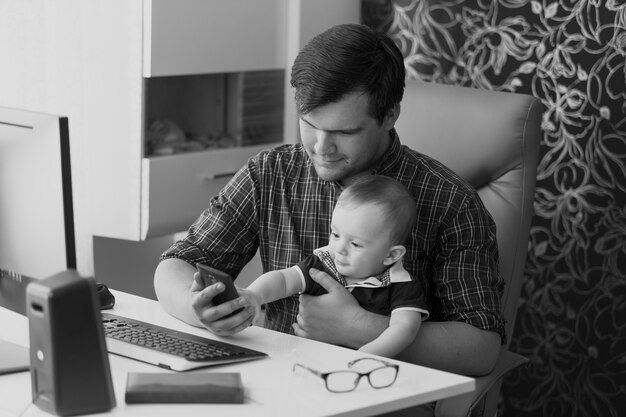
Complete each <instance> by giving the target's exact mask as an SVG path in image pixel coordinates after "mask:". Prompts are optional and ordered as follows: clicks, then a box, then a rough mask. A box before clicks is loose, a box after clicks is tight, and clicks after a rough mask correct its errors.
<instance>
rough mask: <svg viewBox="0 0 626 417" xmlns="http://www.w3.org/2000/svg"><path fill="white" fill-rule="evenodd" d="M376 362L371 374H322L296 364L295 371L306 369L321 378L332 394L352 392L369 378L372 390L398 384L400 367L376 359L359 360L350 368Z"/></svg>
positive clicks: (345, 372)
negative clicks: (362, 381)
mask: <svg viewBox="0 0 626 417" xmlns="http://www.w3.org/2000/svg"><path fill="white" fill-rule="evenodd" d="M366 360H367V361H374V362H376V363H377V366H376V367H375V368H374V369H372V370H370V371H369V372H357V371H355V370H342V371H332V372H320V371H317V370H315V369H312V368H309V367H308V366H305V365H302V364H301V363H296V364H294V365H293V371H294V372H296V370H297V369H298V368H302V369H306V370H307V371H309V372H311V373H312V374H314V375H317V376H319V377H320V378H322V379H323V380H324V383H325V384H326V389H327V390H328V391H330V392H350V391H354V390H355V389H356V387H357V385H359V381H361V378H363V377H367V381H368V382H369V384H370V385H371V386H372V388H386V387H389V386H391V385H392V384H393V383H394V382H396V378H397V376H398V369H399V368H400V367H399V366H398V365H395V364H392V363H389V362H385V361H382V360H380V359H375V358H359V359H355V360H353V361H352V362H349V363H348V368H352V367H353V366H355V365H356V364H358V363H363V361H366Z"/></svg>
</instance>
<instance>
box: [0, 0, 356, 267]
mask: <svg viewBox="0 0 626 417" xmlns="http://www.w3.org/2000/svg"><path fill="white" fill-rule="evenodd" d="M359 13H360V0H184V1H177V0H143V1H139V0H137V1H128V0H109V1H106V2H85V1H82V0H58V1H55V2H54V4H50V3H49V2H46V1H45V0H33V1H29V2H3V3H2V4H1V12H0V52H1V53H2V54H3V56H6V57H11V59H9V60H7V62H6V63H5V65H4V67H3V71H2V72H1V73H0V97H1V99H0V100H1V103H0V104H2V105H5V106H11V107H17V108H23V109H27V110H33V111H42V112H49V113H54V114H61V115H64V116H67V117H68V119H69V126H70V142H71V152H72V171H73V172H74V173H75V175H74V179H73V189H74V208H75V225H76V242H77V256H78V260H77V261H78V269H79V272H81V273H82V274H85V275H92V274H93V253H92V250H93V242H92V241H93V236H102V237H106V238H112V239H122V240H129V241H136V242H139V241H143V240H145V239H149V238H151V237H157V236H162V235H166V234H172V233H175V232H177V231H180V230H184V229H186V228H187V227H188V226H189V224H190V223H191V222H192V221H193V220H194V219H195V218H196V217H197V215H198V214H199V213H200V212H201V211H202V209H203V208H205V207H206V205H207V203H208V201H209V199H210V197H211V196H212V195H214V194H215V193H216V192H217V191H218V190H219V189H220V188H221V187H222V186H223V185H224V184H225V183H226V181H228V179H229V178H230V176H231V175H232V174H233V173H234V172H235V171H236V170H237V169H238V168H240V167H241V166H242V165H243V164H244V163H245V161H246V160H247V158H248V157H249V156H251V155H253V154H255V153H257V152H258V151H259V150H260V149H263V148H266V147H268V146H272V145H273V144H276V143H279V142H283V141H285V140H287V141H295V140H297V123H296V117H295V109H294V106H293V101H292V100H293V98H292V97H291V95H292V94H291V91H290V89H289V87H288V86H287V83H288V76H286V75H285V76H284V77H283V81H281V82H282V83H283V89H282V92H281V94H283V95H284V97H283V101H282V106H283V108H282V109H279V113H281V123H282V125H283V126H282V134H281V135H280V136H281V137H279V138H278V140H274V139H267V138H265V139H262V140H260V141H256V142H255V141H252V140H246V137H245V132H244V133H241V132H235V136H237V137H236V138H235V143H234V146H232V147H229V148H223V149H222V148H220V149H209V150H204V151H198V152H190V153H180V154H173V155H167V156H153V155H151V154H150V153H149V152H147V146H146V142H145V139H146V128H147V125H148V124H149V118H150V116H151V113H153V112H157V113H158V111H157V110H154V106H153V105H152V104H150V103H152V102H151V101H150V100H151V98H150V96H151V91H152V94H154V92H155V91H157V90H159V88H160V87H158V86H159V85H162V84H168V83H170V82H174V81H172V80H174V79H176V78H178V79H180V78H184V79H185V81H187V80H191V79H200V80H202V81H201V82H202V83H205V84H207V85H208V84H211V83H212V82H213V81H207V80H214V79H215V78H216V77H217V78H219V77H224V79H226V80H230V81H225V84H223V85H226V86H227V87H224V88H226V89H229V88H230V89H232V88H235V90H236V88H237V85H238V84H237V83H239V85H240V84H241V74H245V73H248V74H258V73H260V72H263V71H266V72H275V71H278V72H283V73H284V72H285V70H286V69H288V68H290V67H291V63H292V62H293V59H294V58H295V55H296V53H297V51H298V50H299V49H300V47H301V46H302V45H303V44H304V43H305V42H306V41H308V39H310V37H311V36H313V35H314V34H316V33H319V32H320V31H322V30H324V29H326V28H327V27H330V26H332V25H334V24H338V23H346V22H357V21H358V20H359V17H360V16H359ZM237 74H239V75H237ZM187 77H189V78H187ZM233 86H234V87H233ZM207 88H209V87H207ZM179 90H180V89H177V91H179ZM190 90H191V91H198V90H199V89H196V88H191V89H190ZM240 92H241V91H240ZM242 96H243V93H241V94H235V95H234V97H239V98H241V97H242ZM225 97H233V95H226V96H225ZM218 101H219V100H218ZM242 106H244V104H243V102H242V101H239V102H237V101H236V102H235V104H233V103H232V102H230V104H225V105H224V106H223V107H222V109H224V108H225V109H229V110H228V112H227V113H228V114H226V115H225V114H221V113H219V111H218V110H215V111H214V110H207V111H205V113H204V114H203V115H206V118H205V119H207V120H209V119H212V118H214V119H216V120H222V122H221V125H220V124H219V122H216V123H217V124H216V125H215V126H218V127H220V126H221V127H223V126H235V127H236V129H235V130H237V129H240V130H241V129H243V128H245V126H246V122H245V121H242V120H237V117H239V116H236V114H238V113H233V111H232V109H233V108H235V109H237V108H239V109H241V108H242ZM156 107H157V108H158V107H159V105H156ZM174 107H175V106H174ZM218 107H219V106H217V107H216V108H218ZM198 108H204V105H202V106H199V107H198ZM207 108H209V109H210V108H211V105H208V107H207ZM183 113H185V114H188V113H190V112H189V111H185V112H183ZM233 114H235V116H233ZM200 118H203V117H196V119H200ZM183 124H184V123H183ZM237 126H238V128H237ZM231 130H232V129H231ZM231 133H232V132H231Z"/></svg>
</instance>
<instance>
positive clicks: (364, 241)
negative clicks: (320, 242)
mask: <svg viewBox="0 0 626 417" xmlns="http://www.w3.org/2000/svg"><path fill="white" fill-rule="evenodd" d="M385 223H386V222H385V219H383V217H382V214H381V212H380V209H379V208H378V207H376V206H373V205H365V206H359V207H355V206H353V205H350V206H348V207H345V206H343V205H341V204H339V205H337V206H336V207H335V210H334V211H333V218H332V223H331V234H330V241H329V246H330V249H331V253H332V255H333V257H334V260H335V265H336V266H337V270H338V271H339V273H340V274H341V275H343V276H345V277H348V278H368V277H370V276H373V275H377V274H380V273H381V272H383V271H384V270H385V268H386V267H387V266H386V265H385V264H384V261H385V259H386V258H387V257H388V256H389V250H390V248H391V243H390V232H389V230H388V229H387V227H386V224H385Z"/></svg>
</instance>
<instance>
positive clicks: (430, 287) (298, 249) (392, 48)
mask: <svg viewBox="0 0 626 417" xmlns="http://www.w3.org/2000/svg"><path fill="white" fill-rule="evenodd" d="M404 78H405V70H404V63H403V58H402V55H401V53H400V51H399V50H398V48H397V47H396V45H395V44H394V43H393V41H391V40H390V39H389V38H387V37H386V36H384V35H383V34H379V33H375V32H374V31H372V30H371V29H369V28H367V27H365V26H362V25H339V26H336V27H333V28H331V29H329V30H328V31H326V32H324V33H322V34H320V35H318V36H317V37H315V38H314V39H313V40H312V41H311V42H310V43H309V44H307V45H306V46H305V47H304V48H303V49H302V51H301V52H300V54H299V55H298V57H297V58H296V60H295V62H294V65H293V68H292V73H291V85H292V86H293V87H294V88H295V98H296V105H297V110H298V114H299V117H300V121H299V123H300V133H301V141H302V143H301V144H296V145H283V146H280V147H278V148H276V149H273V150H270V151H266V152H262V153H260V154H259V155H257V156H255V157H253V158H251V159H250V160H249V162H248V163H247V165H246V166H244V167H242V168H241V169H240V170H239V172H238V173H237V174H236V175H235V176H234V177H233V179H232V180H231V181H230V182H229V184H228V185H226V187H225V188H224V189H223V190H222V191H221V192H220V194H219V195H218V196H216V197H215V198H213V199H212V200H211V202H210V205H209V207H208V208H207V209H206V210H205V211H204V212H203V213H202V214H201V215H200V217H199V218H198V219H197V220H196V221H195V222H194V224H193V225H192V226H191V227H190V229H189V231H188V234H187V236H186V237H185V238H184V239H183V240H181V241H179V242H177V243H175V244H174V245H173V246H172V247H171V248H170V249H169V250H167V251H166V252H165V253H164V254H163V256H162V260H161V262H160V264H159V266H158V267H157V271H156V273H155V289H156V293H157V296H158V298H159V301H160V302H161V303H162V305H163V307H164V308H165V309H166V310H167V311H168V312H169V313H170V314H172V315H174V316H176V317H178V318H180V319H182V320H184V321H186V322H188V323H191V324H194V325H197V326H204V327H206V328H208V329H209V330H211V331H212V332H214V333H215V334H218V335H230V334H233V333H235V332H237V331H240V330H241V329H242V328H245V327H247V326H249V325H250V324H251V323H252V319H253V316H254V309H253V308H252V307H251V306H249V305H248V304H247V303H246V301H245V299H243V298H239V299H237V300H234V301H231V302H228V303H225V304H222V305H219V306H213V305H212V303H211V299H212V298H213V296H215V295H216V294H218V293H219V292H221V290H222V287H221V286H220V285H219V284H216V285H213V286H209V287H207V288H206V289H204V290H202V289H201V288H200V287H199V286H198V284H196V283H195V282H194V278H193V276H194V272H195V268H194V265H195V263H196V262H203V263H207V264H209V265H211V266H213V267H214V268H217V269H220V270H222V271H225V272H227V273H229V274H231V275H232V276H237V275H238V273H239V272H240V271H241V269H242V268H243V267H244V266H245V264H246V263H247V262H248V261H249V260H250V259H251V258H252V257H253V256H254V254H255V253H256V251H257V248H258V249H259V250H260V255H261V260H262V262H263V267H264V271H268V270H275V269H284V268H287V267H289V266H291V265H293V264H297V263H298V262H299V261H300V260H302V259H304V258H305V257H306V255H307V254H309V253H311V252H312V251H313V250H314V249H315V248H318V247H321V246H324V245H326V244H327V238H328V233H329V230H330V218H331V213H332V209H333V207H334V203H335V201H336V199H337V197H338V195H339V194H340V193H341V190H342V189H343V188H344V187H345V186H347V185H349V184H350V183H352V182H353V181H354V180H355V179H357V178H359V177H361V176H365V175H371V174H378V175H386V176H389V177H392V178H394V179H396V180H398V181H400V182H401V183H403V184H404V185H405V186H406V187H407V188H408V189H409V190H410V191H411V193H412V194H413V196H414V197H415V199H416V201H417V210H418V213H417V219H418V220H417V225H416V227H415V228H414V230H413V232H412V233H411V237H410V239H409V241H407V243H406V247H407V254H406V255H405V259H404V265H405V267H406V269H407V270H408V271H409V272H410V273H411V276H412V277H413V278H414V279H417V280H419V281H420V283H421V284H422V286H423V288H424V291H425V299H426V302H427V304H428V306H429V310H430V312H431V316H430V320H429V321H426V322H424V323H423V324H422V328H421V330H420V332H419V334H418V336H417V338H416V339H415V342H414V343H413V344H412V345H411V346H410V347H409V348H407V349H406V350H405V351H404V352H403V353H402V354H401V355H400V356H399V358H400V359H403V360H407V361H411V362H414V363H418V364H422V365H426V366H431V367H434V368H438V369H442V370H448V371H452V372H456V373H461V374H466V375H483V374H486V373H489V372H490V371H491V369H492V367H493V365H494V363H495V360H496V358H497V355H498V351H499V348H500V344H501V341H502V340H503V337H504V326H503V319H502V318H501V316H500V297H501V293H502V289H503V281H502V279H501V277H500V276H499V272H498V260H497V257H498V255H497V244H496V240H495V226H494V223H493V220H492V219H491V217H490V216H489V214H488V212H487V211H486V209H485V208H484V206H483V204H482V202H481V201H480V198H479V197H478V196H477V194H476V193H475V191H474V190H473V189H472V188H471V187H470V186H469V185H467V184H466V183H465V182H464V181H463V180H461V179H460V178H459V177H458V176H456V175H455V174H454V173H452V172H451V171H449V170H448V169H447V168H445V167H444V166H442V165H441V164H440V163H438V162H437V161H434V160H432V159H431V158H429V157H427V156H424V155H421V154H419V153H417V152H414V151H412V150H410V149H408V148H406V147H403V146H402V145H401V144H400V139H399V138H398V136H397V135H396V133H395V130H394V129H393V127H394V124H395V122H396V120H397V118H398V117H399V115H400V101H401V100H402V95H403V92H404ZM406 117H410V115H409V116H406ZM415 134H419V132H415ZM311 276H312V277H313V279H315V280H316V281H318V282H319V283H320V284H321V285H322V286H323V287H324V288H325V289H326V290H327V291H328V294H325V295H321V296H317V297H313V296H306V295H301V296H300V297H299V298H298V297H295V296H294V297H291V298H286V299H282V300H279V301H277V302H274V303H271V304H269V305H268V306H267V308H266V326H267V327H270V328H272V329H276V330H280V331H283V332H290V331H293V332H294V333H295V334H296V335H298V336H303V337H309V338H313V339H317V340H321V341H325V342H329V343H334V344H338V345H343V346H348V347H352V348H359V347H361V346H363V345H364V344H366V343H368V342H370V341H372V340H373V339H375V338H376V337H377V336H378V335H379V334H380V333H381V332H382V331H383V330H384V329H385V328H386V327H387V325H388V321H389V318H388V317H383V316H379V315H376V314H373V313H369V312H367V311H365V310H364V309H362V308H361V307H360V306H359V305H358V303H357V302H356V301H355V300H354V298H353V297H352V296H351V295H350V294H349V293H348V292H347V290H346V289H345V288H343V287H342V286H341V285H339V283H337V282H336V281H335V280H334V279H332V278H331V277H330V276H328V275H326V274H325V273H323V272H321V271H316V270H312V271H311ZM241 307H244V309H243V310H242V311H241V312H239V313H238V314H235V315H233V316H230V317H227V318H225V316H226V315H228V314H229V313H231V312H233V311H235V310H237V309H239V308H241Z"/></svg>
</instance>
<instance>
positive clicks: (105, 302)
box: [96, 282, 115, 310]
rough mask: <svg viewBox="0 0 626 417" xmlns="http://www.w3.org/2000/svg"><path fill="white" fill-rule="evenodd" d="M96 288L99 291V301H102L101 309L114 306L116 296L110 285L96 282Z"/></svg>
mask: <svg viewBox="0 0 626 417" xmlns="http://www.w3.org/2000/svg"><path fill="white" fill-rule="evenodd" d="M96 290H97V293H98V301H99V302H100V310H107V309H110V308H113V306H114V305H115V296H114V295H113V294H111V291H110V290H109V287H107V286H106V285H105V284H102V283H100V282H97V283H96Z"/></svg>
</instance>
